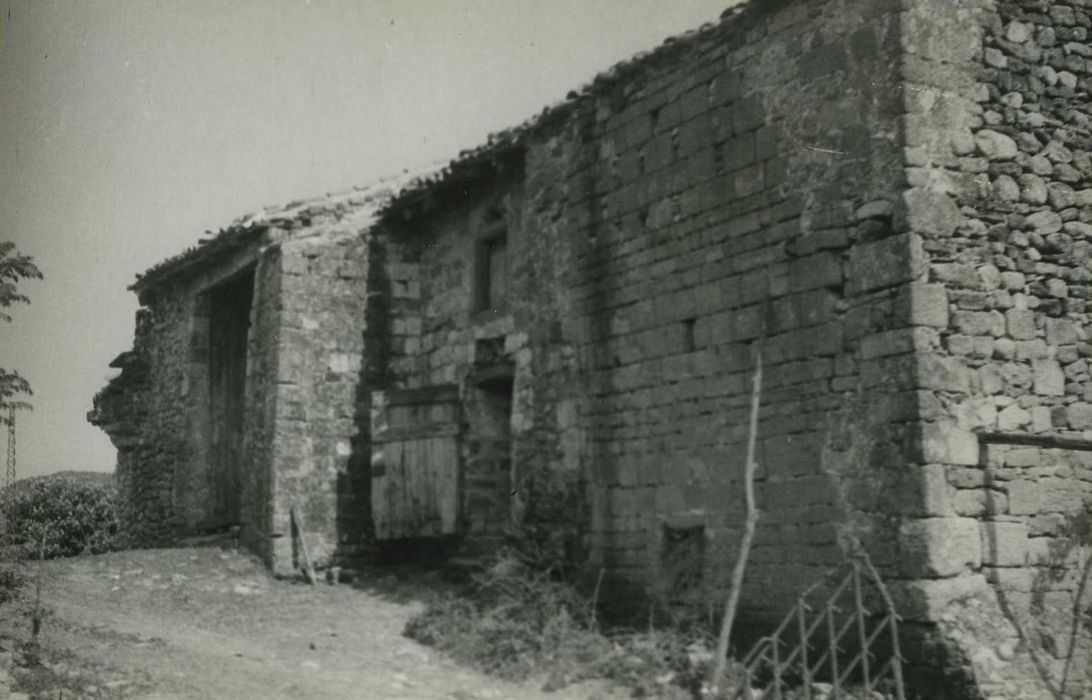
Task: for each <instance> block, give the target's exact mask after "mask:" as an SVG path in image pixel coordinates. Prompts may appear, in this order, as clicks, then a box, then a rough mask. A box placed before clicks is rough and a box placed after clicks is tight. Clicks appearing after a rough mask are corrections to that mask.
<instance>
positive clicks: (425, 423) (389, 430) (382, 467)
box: [372, 385, 460, 540]
mask: <svg viewBox="0 0 1092 700" xmlns="http://www.w3.org/2000/svg"><path fill="white" fill-rule="evenodd" d="M458 399H459V393H458V388H457V387H455V386H452V385H443V386H436V387H427V388H424V389H412V390H396V391H387V392H374V393H373V394H372V515H373V517H374V519H375V536H376V539H380V540H390V539H401V538H407V537H433V536H438V535H453V534H455V533H456V532H457V531H458V519H459V493H460V483H459V482H460V470H459V440H458V436H459V402H458Z"/></svg>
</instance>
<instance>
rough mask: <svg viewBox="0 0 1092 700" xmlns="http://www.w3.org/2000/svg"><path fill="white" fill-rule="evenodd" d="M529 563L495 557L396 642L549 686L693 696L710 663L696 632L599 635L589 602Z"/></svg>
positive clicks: (521, 555) (522, 557)
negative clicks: (593, 685) (586, 684)
mask: <svg viewBox="0 0 1092 700" xmlns="http://www.w3.org/2000/svg"><path fill="white" fill-rule="evenodd" d="M536 564H541V560H538V559H536V558H530V559H529V558H528V557H527V556H526V553H525V552H518V551H516V550H512V549H505V550H502V551H501V552H500V553H498V554H497V555H496V556H495V558H494V559H493V560H492V561H491V563H490V565H489V566H487V567H486V568H485V569H484V570H482V571H481V572H479V573H477V574H475V575H474V576H473V577H472V580H471V584H470V586H469V588H468V590H467V591H465V592H463V594H462V595H454V594H451V595H448V596H446V597H443V598H441V599H439V600H437V601H434V602H433V603H432V604H431V605H430V606H429V607H428V608H427V609H426V610H425V611H424V612H423V613H421V614H420V615H418V616H416V617H414V618H413V619H411V620H410V622H409V624H408V625H407V627H406V635H407V636H409V637H411V638H413V639H416V640H417V641H419V642H421V643H423V644H428V645H430V646H433V647H435V648H437V649H439V650H441V651H443V652H445V653H447V654H448V655H450V656H451V657H453V658H455V659H456V660H458V661H460V662H462V663H466V664H468V665H471V666H473V667H475V668H478V669H480V670H482V671H485V672H487V673H493V674H496V675H500V676H502V677H506V678H510V679H524V678H527V677H529V676H534V675H540V674H541V675H545V676H547V677H548V681H547V686H548V687H552V688H556V687H561V686H563V685H567V684H569V683H573V682H577V681H581V680H587V679H592V678H604V679H608V680H611V681H613V682H615V683H618V684H619V685H622V686H624V687H626V688H629V689H631V690H632V691H634V694H636V695H645V696H655V697H671V696H672V695H673V694H674V695H675V696H680V697H687V696H688V695H689V694H691V693H694V692H695V691H696V690H697V687H698V685H700V681H701V678H702V677H703V674H705V673H706V672H707V669H708V660H709V658H710V657H709V654H708V647H709V640H708V637H707V635H706V634H705V633H704V632H703V631H702V630H700V629H697V628H689V629H684V628H667V629H652V628H650V629H649V630H648V631H643V632H633V631H615V632H612V633H609V634H603V633H601V632H600V631H599V630H598V627H597V624H596V619H595V615H594V602H593V601H589V600H588V599H587V598H585V597H584V596H582V595H581V594H580V593H579V592H578V591H577V590H576V589H575V587H573V586H572V585H571V584H569V583H567V582H566V581H564V580H562V579H560V578H559V577H558V576H557V575H556V570H555V569H552V568H550V567H545V568H538V567H537V566H536ZM684 689H685V690H684ZM687 691H689V692H687Z"/></svg>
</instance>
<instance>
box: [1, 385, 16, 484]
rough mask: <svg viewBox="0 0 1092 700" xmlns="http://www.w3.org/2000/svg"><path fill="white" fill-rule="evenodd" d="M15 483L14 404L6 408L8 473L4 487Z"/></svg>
mask: <svg viewBox="0 0 1092 700" xmlns="http://www.w3.org/2000/svg"><path fill="white" fill-rule="evenodd" d="M14 483H15V404H12V405H11V406H8V473H7V476H6V477H5V478H4V487H5V488H6V487H8V486H11V485H12V484H14Z"/></svg>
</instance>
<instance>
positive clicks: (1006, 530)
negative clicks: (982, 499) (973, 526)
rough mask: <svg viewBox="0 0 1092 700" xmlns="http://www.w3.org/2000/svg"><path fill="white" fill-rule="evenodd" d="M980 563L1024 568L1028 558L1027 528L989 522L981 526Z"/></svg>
mask: <svg viewBox="0 0 1092 700" xmlns="http://www.w3.org/2000/svg"><path fill="white" fill-rule="evenodd" d="M981 532H982V562H983V563H984V564H988V565H990V566H1024V565H1025V564H1026V563H1027V558H1028V526H1027V525H1026V524H1024V523H1014V522H1004V521H997V522H994V521H989V522H984V523H982V524H981Z"/></svg>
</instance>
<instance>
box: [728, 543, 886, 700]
mask: <svg viewBox="0 0 1092 700" xmlns="http://www.w3.org/2000/svg"><path fill="white" fill-rule="evenodd" d="M862 569H864V571H863V572H862ZM817 586H818V584H816V586H812V588H810V589H808V590H807V591H805V592H804V593H803V594H802V595H801V596H800V597H799V598H798V599H797V601H796V604H795V605H794V606H793V607H792V609H791V610H790V611H789V613H788V614H787V615H785V617H784V619H783V620H782V621H781V624H780V625H778V626H777V628H776V629H774V631H773V632H772V633H771V634H769V635H767V636H765V637H763V638H762V639H761V640H759V641H758V643H756V644H755V646H754V647H753V648H752V649H751V651H750V652H749V653H748V654H747V655H746V656H745V657H744V658H743V661H742V662H741V666H740V669H739V672H740V675H741V677H740V679H739V683H738V688H737V689H736V690H735V693H734V694H733V695H731V696H730V697H731V698H732V699H733V700H760V699H761V700H796V699H802V700H820V699H821V698H822V699H823V700H848V699H849V698H860V697H864V698H870V699H871V698H876V697H884V698H894V699H895V700H906V693H905V689H904V685H903V678H902V655H901V653H900V651H899V616H898V614H897V613H896V612H895V606H894V604H893V603H892V601H891V596H890V595H889V594H888V592H887V588H886V587H885V586H884V584H883V580H882V579H881V578H880V576H879V573H878V572H877V571H876V569H875V568H874V567H873V566H872V563H871V562H870V561H869V560H868V558H867V557H865V556H859V557H855V558H854V559H853V560H851V562H850V564H849V571H848V573H846V574H845V575H844V577H843V578H842V579H841V580H840V582H839V583H838V585H837V586H836V587H835V588H834V590H833V592H832V593H830V595H829V596H828V597H827V598H826V599H825V600H824V601H822V602H821V603H818V604H810V603H809V602H808V597H809V596H810V595H811V594H812V592H813V591H814V590H815V589H816V588H817ZM866 591H867V593H866ZM866 595H867V597H868V599H869V600H878V602H879V603H880V605H879V608H880V609H879V610H875V609H873V610H870V609H869V607H868V605H867V604H866ZM876 693H879V695H876Z"/></svg>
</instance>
